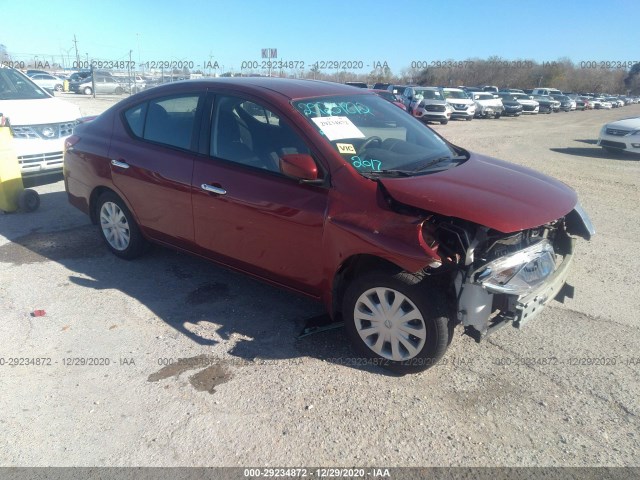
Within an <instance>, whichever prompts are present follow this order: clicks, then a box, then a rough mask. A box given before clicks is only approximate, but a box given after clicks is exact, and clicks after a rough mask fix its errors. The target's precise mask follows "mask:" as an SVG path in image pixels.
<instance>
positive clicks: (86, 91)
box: [83, 87, 93, 95]
mask: <svg viewBox="0 0 640 480" xmlns="http://www.w3.org/2000/svg"><path fill="white" fill-rule="evenodd" d="M83 93H84V94H85V95H91V94H92V93H93V90H91V87H84V90H83Z"/></svg>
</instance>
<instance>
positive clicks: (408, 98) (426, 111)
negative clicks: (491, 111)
mask: <svg viewBox="0 0 640 480" xmlns="http://www.w3.org/2000/svg"><path fill="white" fill-rule="evenodd" d="M402 98H403V102H404V104H405V106H406V107H407V111H408V112H409V113H410V114H412V115H413V116H414V117H416V118H419V119H420V120H423V121H425V122H440V123H441V124H442V125H446V124H447V123H448V122H449V119H450V118H451V112H452V108H451V106H450V105H449V104H448V103H447V102H446V101H445V99H444V97H443V96H442V92H440V89H439V88H437V87H413V86H407V87H404V92H403V93H402Z"/></svg>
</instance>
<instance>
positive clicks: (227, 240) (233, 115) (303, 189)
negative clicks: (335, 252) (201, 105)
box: [192, 96, 328, 296]
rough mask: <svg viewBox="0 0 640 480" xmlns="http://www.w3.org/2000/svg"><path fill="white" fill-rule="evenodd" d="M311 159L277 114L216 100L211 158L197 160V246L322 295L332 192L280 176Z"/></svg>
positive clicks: (242, 103) (235, 101) (236, 100)
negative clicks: (293, 162) (286, 157)
mask: <svg viewBox="0 0 640 480" xmlns="http://www.w3.org/2000/svg"><path fill="white" fill-rule="evenodd" d="M285 153H308V149H307V147H306V146H305V144H304V142H303V141H302V140H301V139H300V137H299V136H298V135H297V134H296V133H295V132H294V131H293V130H292V129H291V127H289V126H288V125H287V124H286V123H285V122H284V121H282V120H281V119H280V118H279V117H278V116H276V115H275V114H273V113H272V112H271V111H269V110H267V109H265V108H263V107H261V106H260V105H258V104H256V103H254V102H251V101H246V100H243V99H242V98H238V97H230V96H228V97H222V96H219V97H217V98H216V106H215V108H214V115H213V121H212V128H211V141H210V155H209V156H207V157H200V158H197V159H196V160H195V164H194V170H193V181H192V188H193V189H192V192H193V197H192V198H193V217H194V226H195V241H196V243H197V245H198V246H199V247H200V248H201V249H204V251H206V254H207V255H209V256H211V257H212V258H214V259H216V260H218V261H221V262H223V263H226V264H228V265H230V266H233V267H235V268H239V269H241V270H244V271H247V272H251V273H253V274H256V275H259V276H261V277H264V278H267V279H269V280H271V281H273V282H276V283H280V284H283V285H286V286H289V287H290V288H294V289H297V290H300V291H303V292H305V293H307V294H310V295H314V296H318V295H319V291H320V283H321V280H322V273H323V272H322V233H323V227H324V218H325V209H326V204H327V196H328V191H327V189H326V188H325V187H323V186H319V185H310V184H301V183H299V182H298V181H297V180H295V179H291V178H287V177H285V176H284V175H282V174H281V173H280V171H279V168H278V165H279V162H278V156H279V155H283V154H285Z"/></svg>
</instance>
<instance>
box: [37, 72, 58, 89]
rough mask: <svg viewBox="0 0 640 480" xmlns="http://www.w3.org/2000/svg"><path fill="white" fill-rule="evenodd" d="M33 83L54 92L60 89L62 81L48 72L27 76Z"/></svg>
mask: <svg viewBox="0 0 640 480" xmlns="http://www.w3.org/2000/svg"><path fill="white" fill-rule="evenodd" d="M29 78H30V79H31V80H32V81H33V83H35V84H36V85H38V86H39V87H42V88H46V89H47V90H52V91H54V90H55V91H56V92H61V91H62V83H63V81H62V80H60V79H59V78H58V77H55V76H53V75H49V74H48V73H36V74H34V75H31V76H30V77H29Z"/></svg>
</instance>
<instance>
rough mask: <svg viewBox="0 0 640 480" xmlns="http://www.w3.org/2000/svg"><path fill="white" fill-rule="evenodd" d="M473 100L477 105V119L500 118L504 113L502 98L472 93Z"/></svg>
mask: <svg viewBox="0 0 640 480" xmlns="http://www.w3.org/2000/svg"><path fill="white" fill-rule="evenodd" d="M469 95H470V96H471V99H472V100H473V101H474V102H475V104H476V117H483V118H487V117H493V118H500V117H501V116H502V112H503V111H504V105H503V104H502V100H500V98H495V97H494V96H493V94H492V93H489V92H470V93H469Z"/></svg>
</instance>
